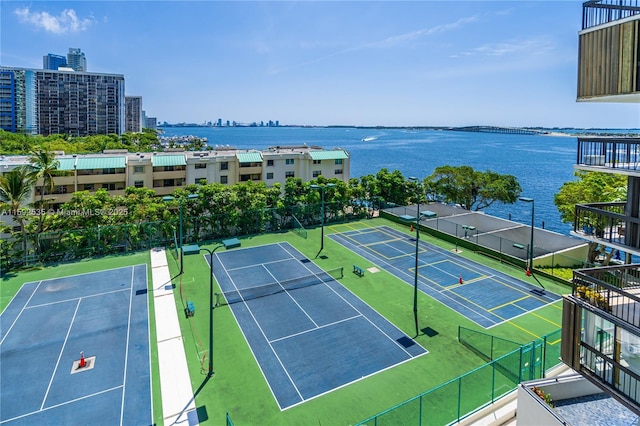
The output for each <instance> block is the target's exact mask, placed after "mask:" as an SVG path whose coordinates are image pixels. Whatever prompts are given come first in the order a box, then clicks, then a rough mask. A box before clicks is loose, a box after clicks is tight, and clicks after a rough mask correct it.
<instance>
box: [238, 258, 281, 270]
mask: <svg viewBox="0 0 640 426" xmlns="http://www.w3.org/2000/svg"><path fill="white" fill-rule="evenodd" d="M290 260H291V259H290V258H286V259H278V260H272V261H271V262H262V263H256V264H253V265H248V266H238V267H237V268H229V269H227V271H241V270H243V269H251V268H255V267H256V266H261V265H262V266H264V265H273V264H276V263H281V262H289V261H290Z"/></svg>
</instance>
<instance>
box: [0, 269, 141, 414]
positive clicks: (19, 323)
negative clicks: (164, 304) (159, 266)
mask: <svg viewBox="0 0 640 426" xmlns="http://www.w3.org/2000/svg"><path fill="white" fill-rule="evenodd" d="M148 310H149V307H148V297H147V269H146V265H136V266H131V267H125V268H117V269H110V270H104V271H100V272H94V273H87V274H81V275H74V276H67V277H63V278H55V279H50V280H43V281H39V282H30V283H26V284H24V285H23V286H22V287H21V289H20V290H19V291H18V293H17V294H16V295H15V297H14V298H13V299H12V301H11V302H10V303H9V305H8V306H7V307H6V309H5V310H4V311H3V313H2V315H0V323H1V324H2V330H1V332H0V365H1V368H0V383H1V385H0V395H1V398H0V400H1V406H0V424H2V425H14V424H78V423H83V424H109V425H116V424H120V425H129V424H153V416H152V407H151V370H150V353H149V322H148ZM81 352H82V353H83V354H82V356H81ZM81 359H83V361H84V362H83V363H84V366H82V365H81V364H82V363H81V362H80V360H81Z"/></svg>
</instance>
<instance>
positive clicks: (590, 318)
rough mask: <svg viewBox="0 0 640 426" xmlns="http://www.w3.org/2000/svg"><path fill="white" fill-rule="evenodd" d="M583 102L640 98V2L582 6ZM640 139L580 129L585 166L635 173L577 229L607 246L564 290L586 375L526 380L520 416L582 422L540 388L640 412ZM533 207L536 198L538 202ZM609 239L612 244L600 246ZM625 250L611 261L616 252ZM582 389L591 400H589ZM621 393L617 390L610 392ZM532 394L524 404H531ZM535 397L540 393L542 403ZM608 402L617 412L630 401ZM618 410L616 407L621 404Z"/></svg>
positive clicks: (566, 355)
mask: <svg viewBox="0 0 640 426" xmlns="http://www.w3.org/2000/svg"><path fill="white" fill-rule="evenodd" d="M578 38H579V40H578V45H579V50H578V85H577V86H578V87H577V100H578V101H579V102H584V101H588V102H625V103H637V104H638V103H640V61H639V59H640V43H638V40H639V39H640V8H639V7H638V6H637V3H635V2H629V1H621V0H591V1H586V2H584V3H583V5H582V30H581V31H580V32H579V34H578ZM639 164H640V138H637V137H605V136H602V137H578V141H577V155H576V164H575V166H574V167H575V168H576V169H578V170H581V171H584V172H599V173H607V174H615V175H622V176H625V177H626V180H627V186H626V188H624V189H625V191H624V193H625V194H626V200H624V201H618V202H602V203H589V204H578V205H576V206H575V219H574V221H573V223H574V228H573V231H572V232H571V234H572V235H574V236H576V237H579V238H581V239H584V240H587V241H589V242H590V243H591V244H592V247H593V248H595V247H598V248H599V250H598V251H599V253H600V254H599V256H598V258H597V259H595V261H596V267H585V268H584V269H577V270H575V271H574V272H573V279H572V286H573V288H572V291H571V293H570V294H568V295H565V296H564V297H563V305H562V339H561V341H562V346H561V352H560V356H561V359H562V361H563V362H564V363H565V364H566V365H567V366H569V367H571V369H573V370H574V371H575V372H576V373H577V374H575V375H573V376H570V375H567V376H566V377H567V378H566V380H562V381H560V380H559V381H555V380H546V381H545V379H541V380H539V381H529V382H526V383H524V384H521V385H520V388H519V390H518V408H517V413H518V414H517V416H518V424H521V421H520V419H522V420H523V421H522V424H523V425H527V424H548V425H552V424H558V425H560V424H577V423H574V422H571V421H567V420H565V419H564V418H563V417H561V416H558V414H557V413H556V412H554V411H553V409H550V408H549V407H548V406H547V405H546V404H543V403H540V401H541V400H540V398H538V397H537V395H535V393H534V392H532V391H531V388H532V387H535V388H536V389H538V390H540V391H542V392H543V393H545V394H546V395H548V396H549V398H551V399H552V400H553V401H554V402H556V401H557V400H560V399H562V400H563V402H562V404H561V406H562V407H563V409H564V410H565V411H563V412H565V413H567V412H570V410H569V409H568V408H567V406H568V401H572V402H573V403H574V404H575V405H576V408H577V409H578V410H580V419H582V420H583V421H586V419H589V420H591V419H592V418H594V417H592V416H590V414H589V410H598V411H600V410H601V409H602V408H603V405H598V406H596V405H591V404H586V403H584V401H586V400H587V399H586V397H588V398H589V400H590V401H596V400H604V399H605V398H606V397H607V396H609V397H612V398H613V399H614V400H615V401H617V402H619V403H620V404H622V405H624V406H625V407H626V408H627V409H629V410H630V411H631V412H633V413H634V414H635V415H636V416H637V415H640V296H639V292H638V290H639V289H640V267H638V264H637V263H635V264H634V263H633V258H634V257H636V259H637V256H640V174H639V172H638V171H639V167H638V165H639ZM532 214H533V205H532ZM601 247H606V249H604V250H603V249H600V248H601ZM616 252H617V253H618V254H619V253H623V254H624V256H621V259H620V260H619V261H617V262H615V263H613V262H611V263H609V259H608V258H613V255H614V254H615V253H616ZM580 398H583V399H582V401H583V403H582V404H580ZM607 399H611V398H607ZM521 400H522V403H521ZM531 401H535V402H534V403H533V404H532V403H531ZM615 401H610V402H607V405H606V407H607V410H606V411H607V412H608V411H611V414H612V415H613V414H614V413H615V415H618V414H619V412H620V411H621V409H616V408H613V407H614V405H613V404H612V402H615ZM613 410H615V411H613Z"/></svg>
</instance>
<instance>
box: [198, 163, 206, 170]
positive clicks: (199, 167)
mask: <svg viewBox="0 0 640 426" xmlns="http://www.w3.org/2000/svg"><path fill="white" fill-rule="evenodd" d="M206 168H207V163H196V169H206Z"/></svg>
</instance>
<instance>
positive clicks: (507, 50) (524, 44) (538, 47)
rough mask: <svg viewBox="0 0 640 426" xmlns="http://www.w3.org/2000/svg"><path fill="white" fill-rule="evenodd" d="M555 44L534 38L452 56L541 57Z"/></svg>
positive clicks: (492, 45)
mask: <svg viewBox="0 0 640 426" xmlns="http://www.w3.org/2000/svg"><path fill="white" fill-rule="evenodd" d="M553 48H554V46H553V42H552V41H550V40H547V39H546V38H532V39H528V40H520V41H509V42H503V43H488V44H484V45H482V46H477V47H475V48H473V49H471V50H467V51H464V52H460V53H458V54H454V55H451V56H450V57H452V58H457V57H461V56H508V55H515V54H519V53H522V54H525V55H527V56H533V55H540V54H544V53H548V52H549V51H551V50H553Z"/></svg>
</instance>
